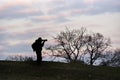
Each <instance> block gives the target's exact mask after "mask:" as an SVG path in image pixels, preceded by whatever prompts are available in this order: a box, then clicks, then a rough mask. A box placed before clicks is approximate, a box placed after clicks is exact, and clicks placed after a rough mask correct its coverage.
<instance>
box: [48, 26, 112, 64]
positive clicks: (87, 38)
mask: <svg viewBox="0 0 120 80" xmlns="http://www.w3.org/2000/svg"><path fill="white" fill-rule="evenodd" d="M54 39H55V40H56V42H57V43H58V44H57V45H55V46H49V47H48V48H47V49H48V50H50V51H51V52H52V53H53V56H57V57H64V58H65V59H66V60H67V61H68V62H76V61H80V60H81V58H84V56H85V55H89V56H90V57H89V64H90V65H93V63H94V62H95V61H96V60H97V59H98V58H99V57H100V55H101V54H102V53H103V52H104V51H105V50H106V49H107V47H108V46H109V45H110V39H107V38H105V37H104V36H103V35H102V34H100V33H93V34H89V33H88V32H87V30H86V28H83V27H82V28H81V29H80V30H69V29H68V28H66V30H65V31H62V32H60V33H59V34H58V35H57V36H56V37H54Z"/></svg>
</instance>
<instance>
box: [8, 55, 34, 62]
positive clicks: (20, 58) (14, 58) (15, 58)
mask: <svg viewBox="0 0 120 80" xmlns="http://www.w3.org/2000/svg"><path fill="white" fill-rule="evenodd" d="M34 60H35V57H28V56H21V55H15V56H8V57H7V58H6V61H34Z"/></svg>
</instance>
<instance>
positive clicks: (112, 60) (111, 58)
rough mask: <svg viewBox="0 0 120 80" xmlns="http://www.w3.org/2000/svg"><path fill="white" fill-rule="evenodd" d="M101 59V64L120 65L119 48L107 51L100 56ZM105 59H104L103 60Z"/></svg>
mask: <svg viewBox="0 0 120 80" xmlns="http://www.w3.org/2000/svg"><path fill="white" fill-rule="evenodd" d="M102 58H103V61H102V63H101V65H104V66H114V67H117V66H119V67H120V49H116V50H115V51H114V52H111V53H110V52H108V53H106V54H104V55H103V56H102ZM104 59H105V60H104Z"/></svg>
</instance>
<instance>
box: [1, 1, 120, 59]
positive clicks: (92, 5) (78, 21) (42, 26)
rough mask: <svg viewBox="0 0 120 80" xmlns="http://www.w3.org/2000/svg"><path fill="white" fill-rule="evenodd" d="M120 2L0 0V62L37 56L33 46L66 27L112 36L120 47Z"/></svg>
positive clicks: (113, 41) (115, 45) (48, 43)
mask: <svg viewBox="0 0 120 80" xmlns="http://www.w3.org/2000/svg"><path fill="white" fill-rule="evenodd" d="M119 21H120V0H0V59H4V58H6V57H7V56H8V55H19V54H20V55H34V53H33V52H32V49H31V44H32V43H33V42H34V40H35V39H36V38H38V37H39V36H41V37H43V38H47V39H49V41H48V42H47V43H46V45H52V44H54V42H53V40H52V37H53V36H55V35H56V34H57V33H59V32H60V31H62V30H64V29H65V27H66V26H68V27H70V28H71V29H80V28H81V27H83V26H84V27H86V28H87V29H88V31H93V32H100V33H102V34H103V35H104V36H105V37H110V38H111V40H112V45H113V47H115V48H120V37H119V36H120V32H119V30H120V22H119Z"/></svg>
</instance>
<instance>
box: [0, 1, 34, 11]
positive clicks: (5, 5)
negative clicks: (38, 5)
mask: <svg viewBox="0 0 120 80" xmlns="http://www.w3.org/2000/svg"><path fill="white" fill-rule="evenodd" d="M18 5H19V6H30V5H32V3H31V2H27V1H26V2H25V1H22V0H17V1H14V2H12V1H11V2H6V3H4V4H3V5H1V6H0V11H4V10H6V9H9V8H11V7H14V6H18Z"/></svg>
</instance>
